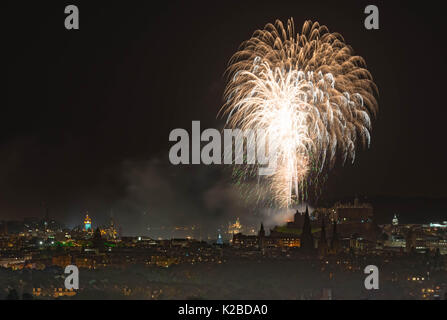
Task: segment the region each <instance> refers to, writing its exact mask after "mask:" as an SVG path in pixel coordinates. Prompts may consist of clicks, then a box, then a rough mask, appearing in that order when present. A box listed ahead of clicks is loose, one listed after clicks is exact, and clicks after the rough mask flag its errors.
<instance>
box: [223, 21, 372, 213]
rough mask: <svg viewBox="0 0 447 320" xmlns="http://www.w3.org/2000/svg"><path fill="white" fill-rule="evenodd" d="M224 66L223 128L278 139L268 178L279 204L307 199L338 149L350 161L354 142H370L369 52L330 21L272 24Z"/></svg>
mask: <svg viewBox="0 0 447 320" xmlns="http://www.w3.org/2000/svg"><path fill="white" fill-rule="evenodd" d="M227 72H228V75H229V81H228V84H227V87H226V90H225V99H226V103H225V104H224V106H223V107H222V110H221V112H222V114H223V115H225V116H226V117H227V123H226V127H228V128H233V129H235V128H238V129H243V130H258V129H262V132H265V136H266V139H267V140H268V141H273V142H275V143H276V144H277V152H276V156H277V170H276V172H275V173H274V174H273V175H272V176H270V177H267V178H265V180H267V181H266V183H267V186H268V189H269V191H270V192H271V194H272V196H273V197H272V198H273V200H274V202H275V203H276V205H278V206H280V207H289V206H290V205H291V204H292V203H293V202H294V201H299V200H305V198H306V194H307V192H308V190H309V189H310V188H312V187H316V186H317V184H318V180H319V177H321V176H322V175H323V172H324V171H325V169H330V168H332V167H333V166H334V164H335V160H336V156H338V157H340V159H341V161H342V163H343V164H344V163H345V162H346V160H350V161H352V162H353V161H354V159H355V150H356V146H357V145H362V146H367V147H369V144H370V131H371V118H372V117H374V116H375V115H376V113H377V109H378V106H377V102H376V99H375V95H376V94H377V87H376V85H375V84H374V82H373V80H372V76H371V74H370V73H369V71H368V70H367V69H366V63H365V61H364V59H363V58H362V57H359V56H355V55H353V50H352V48H351V47H350V46H348V45H346V44H345V43H344V39H343V37H342V36H341V35H340V34H338V33H330V32H329V30H328V29H327V27H326V26H323V25H320V24H319V23H318V22H315V23H312V22H311V21H306V22H305V23H304V25H303V28H302V31H301V33H296V32H295V29H294V22H293V19H289V20H288V21H287V26H286V27H285V26H284V25H283V23H282V22H281V21H279V20H277V21H276V22H275V24H267V25H266V26H265V27H264V29H263V30H257V31H256V32H255V33H254V34H253V36H252V37H251V39H250V40H248V41H245V42H244V43H242V45H241V47H240V49H239V51H238V52H236V53H235V54H234V55H233V57H232V58H231V60H230V66H229V68H228V70H227ZM248 143H249V144H251V143H253V141H251V142H248ZM248 147H249V148H254V145H252V146H248ZM244 171H245V174H244V175H245V176H249V175H251V174H252V173H253V170H252V169H249V168H248V166H247V168H246V169H244ZM238 172H239V173H238V175H240V169H238ZM244 175H243V176H244ZM320 180H321V179H320Z"/></svg>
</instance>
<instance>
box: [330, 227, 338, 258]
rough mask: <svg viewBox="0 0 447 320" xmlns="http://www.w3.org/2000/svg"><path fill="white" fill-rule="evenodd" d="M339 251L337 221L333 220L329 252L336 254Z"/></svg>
mask: <svg viewBox="0 0 447 320" xmlns="http://www.w3.org/2000/svg"><path fill="white" fill-rule="evenodd" d="M339 249H340V241H339V239H338V233H337V220H334V227H333V229H332V240H331V250H332V252H333V253H335V254H336V253H338V251H339Z"/></svg>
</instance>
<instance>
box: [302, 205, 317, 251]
mask: <svg viewBox="0 0 447 320" xmlns="http://www.w3.org/2000/svg"><path fill="white" fill-rule="evenodd" d="M301 248H302V249H303V250H304V251H306V252H310V251H312V249H313V248H314V239H313V237H312V228H311V225H310V217H309V207H308V206H307V205H306V213H305V215H304V223H303V230H302V232H301Z"/></svg>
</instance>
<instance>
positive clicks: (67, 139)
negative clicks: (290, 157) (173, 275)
mask: <svg viewBox="0 0 447 320" xmlns="http://www.w3.org/2000/svg"><path fill="white" fill-rule="evenodd" d="M92 2H93V1H69V2H67V1H57V2H56V1H54V2H48V1H33V2H31V1H27V2H24V1H20V2H14V4H11V5H9V8H8V11H5V13H4V15H5V16H6V18H7V31H6V33H7V43H4V45H3V48H4V51H7V52H8V58H7V60H4V62H5V63H6V66H7V70H8V73H7V95H8V99H7V101H8V103H7V104H6V106H5V107H4V108H3V112H2V117H1V118H2V126H1V128H0V130H1V131H0V220H1V219H14V218H16V219H20V218H23V217H26V216H36V215H40V214H42V208H41V203H42V201H45V202H46V203H47V204H48V206H49V208H50V212H51V213H52V214H53V215H54V216H56V217H59V218H60V219H62V220H63V221H64V222H65V223H67V224H71V225H73V224H75V223H79V221H80V217H81V216H82V213H83V212H84V211H86V210H88V211H89V212H92V215H93V216H96V217H98V220H100V221H101V220H102V221H105V219H106V217H107V216H108V215H109V213H110V210H113V211H114V212H115V215H118V216H120V218H121V220H122V221H123V223H124V224H126V223H127V226H128V228H129V229H132V228H133V227H134V224H137V225H140V224H155V222H154V221H159V222H160V223H187V222H188V221H189V218H190V217H192V218H191V219H192V220H195V221H199V222H200V221H202V220H207V219H211V220H212V219H215V218H216V217H219V216H225V217H226V215H227V213H228V212H230V213H229V214H228V215H229V216H231V212H233V211H234V210H235V209H234V206H235V205H234V203H233V202H232V201H233V200H232V199H233V198H232V197H233V196H232V195H228V194H227V186H226V185H225V181H226V176H225V174H224V173H222V172H220V171H219V170H218V169H216V168H204V167H202V166H200V167H196V168H195V167H185V168H175V167H172V166H171V165H170V164H169V162H168V161H167V152H168V150H169V147H170V146H171V144H170V143H169V141H168V135H169V132H170V131H171V130H172V129H174V128H178V127H181V128H186V129H189V128H190V126H191V121H192V120H200V121H201V124H202V128H205V127H220V126H221V125H222V121H221V120H220V119H216V113H217V111H218V109H219V108H220V106H221V104H222V94H223V89H224V85H225V78H224V76H223V73H224V71H225V68H226V66H227V62H228V60H229V58H230V57H231V55H232V54H233V53H234V52H235V51H236V50H237V48H238V46H239V44H240V43H241V42H242V41H243V40H246V39H248V38H249V37H250V36H251V34H252V33H253V31H254V30H256V29H259V28H262V27H263V26H264V25H265V24H266V23H268V22H274V20H275V19H277V18H279V19H282V20H286V19H287V18H289V17H293V18H294V20H295V23H296V24H297V25H301V24H302V23H303V22H304V21H305V20H306V19H312V20H317V21H319V22H320V23H322V24H325V25H327V26H328V27H329V29H330V30H331V31H334V32H339V33H341V34H342V35H343V36H344V38H345V40H346V42H347V43H348V44H350V45H352V47H353V48H354V50H355V53H356V54H358V55H361V56H363V57H364V58H365V60H366V62H367V64H368V69H369V70H370V71H371V73H372V75H373V77H374V80H375V82H376V83H377V85H378V87H379V91H380V97H379V100H378V101H379V107H380V111H379V117H378V119H376V121H375V122H374V124H373V128H374V129H373V133H372V145H371V148H370V149H369V150H366V151H362V152H360V153H359V155H358V157H357V159H356V162H355V164H354V165H347V166H345V167H344V168H337V169H336V170H335V171H334V172H333V173H332V174H331V176H330V179H329V182H328V184H327V186H326V187H325V194H327V195H328V198H338V197H352V196H354V195H367V196H369V197H375V196H389V197H404V198H412V197H413V198H414V197H419V198H441V199H442V198H447V188H446V186H445V181H446V178H447V175H446V170H445V164H446V163H447V156H446V150H445V144H446V143H445V141H446V140H445V138H446V133H445V130H446V121H445V119H446V115H447V112H446V107H447V106H446V104H445V94H446V89H445V88H446V80H445V79H446V76H445V75H446V74H447V73H446V72H447V68H446V58H445V50H444V43H445V31H446V29H447V28H446V27H445V25H444V23H445V21H444V17H443V14H445V11H443V8H441V7H440V6H439V5H438V4H435V3H434V2H433V3H431V2H430V3H420V2H418V3H415V4H412V2H411V1H296V0H295V1H284V2H282V1H270V2H266V1H237V2H233V1H204V2H199V1H179V2H174V1H166V3H158V4H154V3H152V2H150V1H135V2H134V1H132V2H130V1H129V2H123V1H120V2H118V1H94V3H92ZM68 4H76V5H78V6H79V9H80V30H79V31H67V30H65V28H64V19H65V14H64V7H65V5H68ZM367 4H376V5H378V7H379V10H380V30H374V31H368V30H366V29H365V28H364V26H363V20H364V18H365V14H364V13H363V10H364V8H365V6H366V5H367ZM220 188H222V189H220ZM210 192H211V193H212V195H213V197H214V198H213V199H214V200H215V201H214V200H213V201H214V202H213V201H211V202H212V204H210V203H209V200H207V199H206V195H207V194H208V195H209V193H210ZM171 193H172V194H171ZM167 194H169V197H168V198H165V196H166V195H167ZM427 205H428V206H429V204H427ZM237 210H240V211H241V214H243V211H244V210H245V209H244V208H243V207H240V206H239V205H237ZM141 215H143V216H144V217H142V216H141ZM146 215H147V217H146ZM205 217H206V218H205ZM135 228H136V227H135ZM138 230H139V229H138Z"/></svg>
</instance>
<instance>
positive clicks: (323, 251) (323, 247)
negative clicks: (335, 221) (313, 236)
mask: <svg viewBox="0 0 447 320" xmlns="http://www.w3.org/2000/svg"><path fill="white" fill-rule="evenodd" d="M318 249H319V251H320V255H321V256H324V255H326V253H327V240H326V226H325V225H324V216H323V217H322V219H321V235H320V241H319V242H318Z"/></svg>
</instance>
